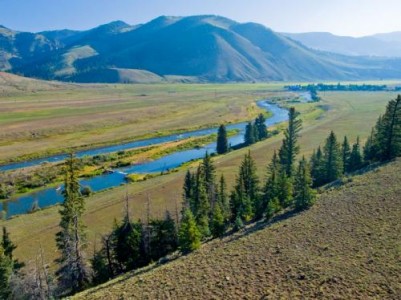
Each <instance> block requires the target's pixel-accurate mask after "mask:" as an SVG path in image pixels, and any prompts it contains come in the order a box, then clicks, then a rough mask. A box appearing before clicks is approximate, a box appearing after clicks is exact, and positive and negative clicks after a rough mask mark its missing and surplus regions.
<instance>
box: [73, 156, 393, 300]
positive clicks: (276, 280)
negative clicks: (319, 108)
mask: <svg viewBox="0 0 401 300" xmlns="http://www.w3.org/2000/svg"><path fill="white" fill-rule="evenodd" d="M400 180H401V161H397V162H393V163H391V164H388V165H386V166H383V167H380V168H379V169H377V170H375V171H373V172H370V173H368V174H365V175H361V176H356V177H354V178H352V181H350V182H348V183H346V184H345V185H344V186H342V187H334V188H332V189H331V190H330V191H326V192H324V193H323V194H321V195H320V197H319V199H318V201H317V203H316V204H315V205H314V206H313V207H312V208H311V209H309V210H308V211H305V212H302V213H300V214H298V215H295V216H287V217H283V218H282V219H281V220H280V219H279V220H276V222H273V223H272V224H259V225H256V226H255V227H253V228H248V230H245V231H243V232H240V233H238V234H235V235H233V236H228V237H226V238H224V239H221V240H219V239H216V240H213V241H211V242H208V243H206V244H204V245H203V246H202V247H201V249H199V250H198V251H196V252H194V253H191V254H189V255H186V256H182V257H179V258H178V259H176V260H173V261H171V262H169V263H165V264H164V265H161V266H156V267H155V268H148V269H147V270H139V271H138V274H136V275H135V274H134V273H131V274H127V275H123V276H120V277H118V278H116V279H114V280H112V281H110V282H108V283H105V284H103V285H101V286H99V287H95V288H93V289H89V290H88V291H85V292H83V293H81V294H78V295H76V296H75V297H73V299H90V300H91V299H399V295H401V286H400V273H401V264H400V246H401V244H400V236H401V226H400V222H399V219H400V215H401V197H400V196H399V195H400V193H401V185H399V184H394V183H395V182H400Z"/></svg>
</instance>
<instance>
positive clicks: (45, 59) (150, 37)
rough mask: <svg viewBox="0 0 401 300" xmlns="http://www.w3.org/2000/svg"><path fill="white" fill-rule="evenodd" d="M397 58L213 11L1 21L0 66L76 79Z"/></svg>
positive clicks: (184, 75)
mask: <svg viewBox="0 0 401 300" xmlns="http://www.w3.org/2000/svg"><path fill="white" fill-rule="evenodd" d="M400 65H401V60H399V59H378V58H368V57H348V56H342V55H338V54H330V53H323V52H319V51H316V50H312V49H309V48H307V47H306V46H304V45H302V44H301V43H299V42H296V41H294V40H292V39H290V38H287V37H285V36H283V35H281V34H278V33H276V32H274V31H272V30H271V29H269V28H266V27H265V26H263V25H260V24H256V23H238V22H235V21H233V20H230V19H227V18H223V17H219V16H210V15H209V16H208V15H207V16H191V17H165V16H162V17H159V18H156V19H154V20H152V21H150V22H148V23H146V24H140V25H136V26H131V25H128V24H126V23H124V22H121V21H116V22H112V23H109V24H105V25H101V26H99V27H96V28H94V29H91V30H87V31H71V30H60V31H46V32H39V33H26V32H17V31H14V30H11V29H8V28H5V27H0V70H3V71H4V70H7V71H10V72H14V73H18V74H23V75H25V76H30V77H38V78H44V79H58V80H63V81H75V82H160V81H184V82H186V81H190V82H194V81H195V82H199V81H201V82H207V81H208V82H227V81H266V80H357V79H383V78H401V71H400V67H399V66H400Z"/></svg>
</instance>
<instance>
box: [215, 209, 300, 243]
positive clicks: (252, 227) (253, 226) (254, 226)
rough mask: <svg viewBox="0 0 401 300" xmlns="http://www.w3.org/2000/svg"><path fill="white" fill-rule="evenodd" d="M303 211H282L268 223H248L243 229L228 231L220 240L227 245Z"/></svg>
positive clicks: (262, 221) (261, 221) (264, 221)
mask: <svg viewBox="0 0 401 300" xmlns="http://www.w3.org/2000/svg"><path fill="white" fill-rule="evenodd" d="M301 212H303V211H298V210H295V209H292V210H287V211H284V212H283V213H281V214H279V215H276V216H274V217H273V218H272V219H270V220H269V221H266V220H263V219H262V220H259V221H255V222H252V223H249V224H248V225H247V226H245V228H243V229H241V230H239V231H235V230H230V231H229V232H227V234H225V235H224V236H223V238H222V239H224V242H225V243H229V242H232V241H236V240H238V239H240V238H243V237H244V236H247V235H250V234H252V233H255V232H257V231H260V230H263V229H265V228H266V227H269V226H271V225H273V224H276V223H278V222H281V221H284V220H287V219H290V218H292V217H294V216H296V215H298V214H299V213H301Z"/></svg>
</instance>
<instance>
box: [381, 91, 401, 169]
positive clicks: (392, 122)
mask: <svg viewBox="0 0 401 300" xmlns="http://www.w3.org/2000/svg"><path fill="white" fill-rule="evenodd" d="M375 143H376V145H378V150H379V151H378V155H379V157H378V159H379V160H381V161H386V160H390V159H393V158H395V157H397V156H400V155H401V95H398V97H397V98H396V99H395V100H391V101H390V102H389V103H388V104H387V107H386V112H385V113H384V115H383V117H382V118H381V119H379V121H378V122H377V125H376V135H375Z"/></svg>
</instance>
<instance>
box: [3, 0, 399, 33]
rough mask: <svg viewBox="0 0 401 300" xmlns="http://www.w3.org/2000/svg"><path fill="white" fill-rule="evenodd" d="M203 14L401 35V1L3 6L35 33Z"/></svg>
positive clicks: (6, 21) (143, 0) (25, 0)
mask: <svg viewBox="0 0 401 300" xmlns="http://www.w3.org/2000/svg"><path fill="white" fill-rule="evenodd" d="M203 14H213V15H221V16H224V17H227V18H230V19H233V20H235V21H238V22H256V23H260V24H263V25H265V26H267V27H270V28H272V29H273V30H275V31H278V32H311V31H319V32H331V33H333V34H337V35H346V36H364V35H371V34H374V33H383V32H393V31H401V1H400V0H0V25H3V26H5V27H8V28H11V29H14V30H19V31H30V32H38V31H44V30H55V29H65V28H68V29H74V30H84V29H90V28H93V27H96V26H98V25H101V24H105V23H108V22H111V21H115V20H122V21H124V22H126V23H128V24H131V25H134V24H141V23H146V22H148V21H150V20H152V19H154V18H156V17H158V16H161V15H167V16H190V15H203Z"/></svg>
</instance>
